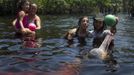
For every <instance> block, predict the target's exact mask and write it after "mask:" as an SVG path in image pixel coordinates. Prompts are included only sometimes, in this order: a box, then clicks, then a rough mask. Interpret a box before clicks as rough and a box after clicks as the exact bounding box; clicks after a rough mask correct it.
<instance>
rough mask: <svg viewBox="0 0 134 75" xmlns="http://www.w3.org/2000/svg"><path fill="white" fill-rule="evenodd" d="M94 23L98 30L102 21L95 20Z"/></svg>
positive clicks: (101, 25)
mask: <svg viewBox="0 0 134 75" xmlns="http://www.w3.org/2000/svg"><path fill="white" fill-rule="evenodd" d="M94 25H95V28H96V29H97V30H99V29H100V28H102V27H103V22H102V21H96V22H95V24H94Z"/></svg>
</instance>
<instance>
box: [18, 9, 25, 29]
mask: <svg viewBox="0 0 134 75" xmlns="http://www.w3.org/2000/svg"><path fill="white" fill-rule="evenodd" d="M24 16H25V12H24V11H20V12H19V17H18V20H19V23H20V27H21V29H22V31H24V26H23V23H22V21H23V18H24Z"/></svg>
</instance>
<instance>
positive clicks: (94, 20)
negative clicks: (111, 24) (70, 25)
mask: <svg viewBox="0 0 134 75" xmlns="http://www.w3.org/2000/svg"><path fill="white" fill-rule="evenodd" d="M97 21H101V22H102V23H103V26H102V27H101V28H100V29H99V30H97V29H96V27H95V22H97ZM93 27H94V30H95V31H99V32H102V31H103V30H104V29H105V23H104V21H103V19H102V18H93Z"/></svg>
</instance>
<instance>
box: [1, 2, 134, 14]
mask: <svg viewBox="0 0 134 75" xmlns="http://www.w3.org/2000/svg"><path fill="white" fill-rule="evenodd" d="M18 1H20V0H0V9H1V12H0V15H8V14H9V15H14V14H15V13H16V10H17V3H18ZM31 1H33V2H35V3H36V4H37V5H38V8H39V10H38V13H39V14H82V13H88V14H91V13H98V12H102V13H118V12H121V11H123V12H130V13H133V11H134V10H133V9H134V5H133V4H134V0H31Z"/></svg>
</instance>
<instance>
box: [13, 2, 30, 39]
mask: <svg viewBox="0 0 134 75" xmlns="http://www.w3.org/2000/svg"><path fill="white" fill-rule="evenodd" d="M29 5H30V1H29V0H21V1H20V2H19V5H18V13H17V17H16V19H15V20H13V22H12V25H13V27H14V28H15V30H16V36H17V37H21V35H22V33H24V32H26V29H25V28H26V27H27V19H26V18H24V16H25V15H28V10H29Z"/></svg>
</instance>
